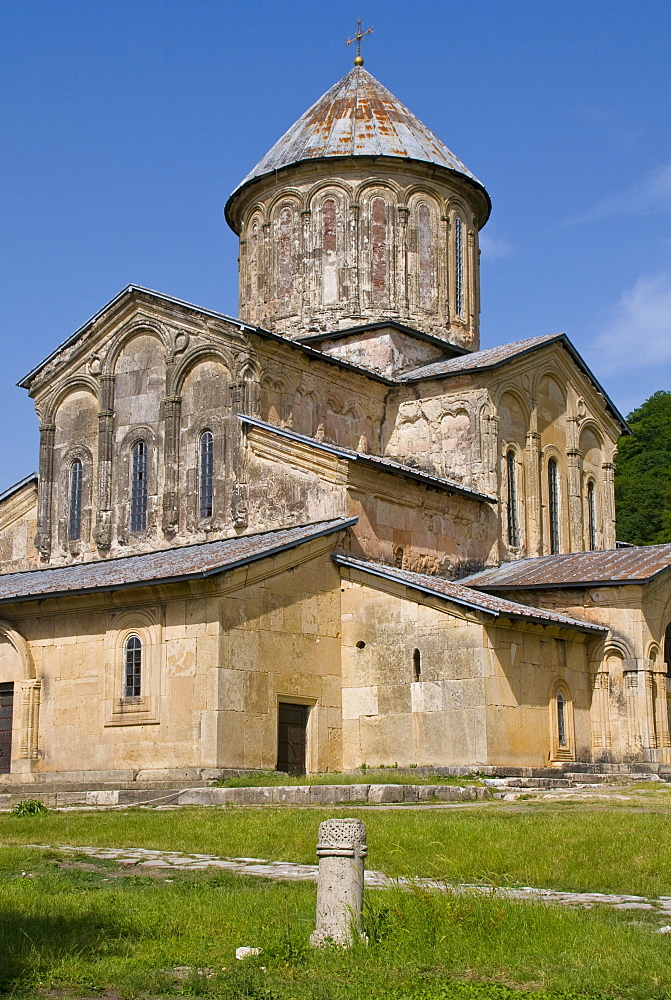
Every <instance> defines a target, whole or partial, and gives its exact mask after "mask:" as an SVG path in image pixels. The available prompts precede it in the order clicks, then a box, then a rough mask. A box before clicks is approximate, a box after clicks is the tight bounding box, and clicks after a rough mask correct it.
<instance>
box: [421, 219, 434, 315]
mask: <svg viewBox="0 0 671 1000" xmlns="http://www.w3.org/2000/svg"><path fill="white" fill-rule="evenodd" d="M431 228H432V227H431V209H430V208H429V206H428V205H427V204H425V203H424V202H422V203H421V204H420V206H419V208H418V209H417V272H418V273H417V286H418V287H417V298H418V301H419V305H420V307H421V308H422V309H430V308H431V306H432V305H433V300H434V266H433V238H432V232H431Z"/></svg>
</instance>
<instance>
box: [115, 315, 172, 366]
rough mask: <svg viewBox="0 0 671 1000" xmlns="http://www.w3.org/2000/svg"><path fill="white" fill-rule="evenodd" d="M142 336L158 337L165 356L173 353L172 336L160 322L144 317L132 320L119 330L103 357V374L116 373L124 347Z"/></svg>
mask: <svg viewBox="0 0 671 1000" xmlns="http://www.w3.org/2000/svg"><path fill="white" fill-rule="evenodd" d="M142 336H145V337H156V339H157V340H158V341H159V342H160V343H161V345H162V346H163V351H164V356H165V357H166V358H168V357H170V356H171V355H172V345H171V343H170V337H169V336H168V334H167V333H166V331H165V329H164V328H163V327H162V326H161V325H160V324H159V323H156V322H154V321H153V320H150V319H145V318H144V317H143V318H142V319H136V320H132V321H131V322H130V323H127V324H126V325H125V326H123V327H122V328H121V329H120V330H119V331H118V332H117V334H116V336H115V337H114V340H113V342H112V344H111V345H110V347H109V348H108V350H107V353H106V354H105V357H104V358H103V361H102V365H101V374H102V375H114V372H115V370H116V365H117V361H118V359H119V355H120V354H121V352H122V351H123V349H124V347H125V346H126V345H127V344H128V343H130V341H131V340H134V339H135V337H142Z"/></svg>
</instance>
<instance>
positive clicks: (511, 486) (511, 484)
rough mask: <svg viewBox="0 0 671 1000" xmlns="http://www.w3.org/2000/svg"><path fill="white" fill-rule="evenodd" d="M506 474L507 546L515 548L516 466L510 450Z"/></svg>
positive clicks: (517, 536)
mask: <svg viewBox="0 0 671 1000" xmlns="http://www.w3.org/2000/svg"><path fill="white" fill-rule="evenodd" d="M506 468H507V472H508V545H509V546H510V547H511V548H517V546H518V545H519V544H520V528H519V520H518V516H517V466H516V464H515V452H514V451H513V450H512V448H511V449H510V451H509V452H508V454H507V455H506Z"/></svg>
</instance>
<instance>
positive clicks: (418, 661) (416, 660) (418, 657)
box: [412, 649, 422, 681]
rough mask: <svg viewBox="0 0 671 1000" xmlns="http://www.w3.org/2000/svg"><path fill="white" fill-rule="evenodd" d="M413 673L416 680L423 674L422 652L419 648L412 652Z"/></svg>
mask: <svg viewBox="0 0 671 1000" xmlns="http://www.w3.org/2000/svg"><path fill="white" fill-rule="evenodd" d="M412 674H413V677H414V678H415V681H418V680H419V678H420V677H421V675H422V654H421V653H420V651H419V650H418V649H415V650H414V651H413V654H412Z"/></svg>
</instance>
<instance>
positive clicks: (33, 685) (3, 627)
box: [0, 619, 42, 771]
mask: <svg viewBox="0 0 671 1000" xmlns="http://www.w3.org/2000/svg"><path fill="white" fill-rule="evenodd" d="M0 636H1V637H2V638H4V639H6V640H7V642H8V643H9V644H10V646H12V648H13V649H14V650H15V652H16V654H17V656H18V659H19V663H20V665H21V675H22V676H21V677H20V679H19V682H18V683H19V691H20V695H21V702H20V704H21V709H20V732H19V762H20V763H19V766H18V768H16V770H17V771H22V770H25V769H26V768H28V769H30V767H31V765H32V764H33V763H34V762H35V761H37V760H38V759H39V748H38V735H39V712H40V693H41V688H42V681H41V680H40V679H39V678H38V677H37V676H36V673H35V663H34V661H33V657H32V653H31V652H30V647H29V645H28V643H27V642H26V640H25V638H24V637H23V636H22V635H21V633H20V632H19V631H18V630H17V629H16V628H15V627H14V625H13V624H12V623H11V622H9V621H6V620H5V619H0ZM12 770H14V768H12Z"/></svg>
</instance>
